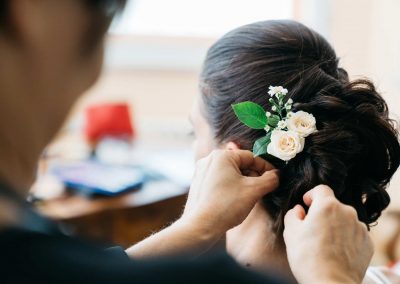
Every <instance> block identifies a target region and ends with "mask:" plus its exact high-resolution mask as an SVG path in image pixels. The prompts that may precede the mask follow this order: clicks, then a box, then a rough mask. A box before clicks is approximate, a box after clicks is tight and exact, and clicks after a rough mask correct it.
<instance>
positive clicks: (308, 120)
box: [287, 111, 317, 137]
mask: <svg viewBox="0 0 400 284" xmlns="http://www.w3.org/2000/svg"><path fill="white" fill-rule="evenodd" d="M287 128H288V129H289V130H290V131H294V132H297V133H298V134H299V135H300V136H301V137H307V136H308V135H310V134H312V133H314V132H316V131H317V126H316V121H315V117H314V116H313V115H312V114H310V113H308V112H305V111H298V112H293V113H292V114H291V116H290V117H289V119H288V120H287Z"/></svg>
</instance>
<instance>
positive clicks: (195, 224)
mask: <svg viewBox="0 0 400 284" xmlns="http://www.w3.org/2000/svg"><path fill="white" fill-rule="evenodd" d="M124 4H125V1H123V0H57V1H54V0H2V1H0V58H1V61H0V62H1V64H0V157H1V158H0V180H1V185H0V252H1V253H0V272H1V273H0V283H204V282H206V283H284V282H283V280H280V279H277V278H272V277H267V276H265V275H259V274H257V273H256V272H252V271H250V270H247V269H245V268H242V267H240V266H239V265H238V264H236V263H235V262H234V261H233V260H232V259H231V258H230V257H229V256H227V255H224V254H216V255H212V254H205V252H207V251H208V250H209V248H211V247H212V246H213V245H214V244H215V243H216V242H217V241H218V240H219V239H220V238H221V237H222V236H223V235H224V234H225V232H226V231H227V230H229V229H230V228H232V227H234V226H236V225H238V224H240V223H241V222H242V221H243V220H244V219H245V218H246V216H247V215H248V214H249V212H250V211H251V209H252V208H253V207H254V205H255V204H256V202H257V201H259V200H260V199H261V198H262V197H263V196H264V195H265V194H267V193H269V192H271V191H273V190H274V189H275V188H276V187H277V186H278V183H279V177H278V172H277V171H276V170H274V169H273V167H272V165H270V164H269V163H267V162H266V161H264V160H262V159H261V158H255V157H254V156H253V155H252V153H251V152H249V151H241V150H234V151H229V150H224V151H223V150H216V151H214V152H213V153H212V154H210V155H209V156H207V157H205V158H203V159H202V160H200V161H199V162H198V163H197V165H196V173H195V176H194V178H193V183H192V186H191V188H190V196H191V198H190V199H189V200H188V204H187V206H186V208H185V212H184V214H183V215H182V217H181V218H179V220H177V221H176V222H175V223H173V224H172V225H170V226H169V227H167V228H166V229H164V230H162V231H160V232H158V233H157V234H154V235H153V236H151V237H149V238H147V239H145V240H143V241H142V242H140V243H138V244H136V245H133V246H132V247H131V248H129V249H128V250H127V251H126V252H124V251H123V250H122V249H120V248H112V249H105V248H103V247H98V246H96V245H93V244H89V243H87V242H83V241H81V240H79V239H76V238H74V237H73V236H68V235H66V234H64V233H63V232H62V230H60V228H59V227H58V225H57V224H55V223H53V222H51V221H50V220H47V219H46V218H44V217H42V216H40V215H39V214H37V213H36V212H35V211H34V209H32V208H31V206H30V205H29V204H28V203H26V202H25V197H26V195H27V193H28V190H29V188H30V186H31V184H32V182H33V180H34V177H35V174H34V173H35V170H36V166H37V160H38V158H39V156H40V154H41V153H42V151H43V149H44V147H45V146H46V145H47V144H48V143H49V141H51V139H52V138H53V137H54V135H55V134H56V133H57V131H58V129H59V128H60V126H61V125H62V123H63V122H64V119H65V118H66V116H67V114H68V112H69V110H70V109H71V107H72V106H73V104H74V102H75V101H76V100H77V99H78V98H79V96H80V95H81V94H82V93H83V92H84V91H86V90H87V89H88V88H89V87H90V86H91V85H93V84H94V82H95V81H96V80H97V78H98V75H99V73H100V70H101V65H102V58H103V47H104V42H103V38H104V34H105V32H106V30H107V29H108V26H109V23H110V22H111V20H112V18H113V17H114V15H115V14H116V13H118V12H119V11H121V9H123V7H124ZM249 172H251V173H252V174H251V175H250V176H246V175H244V174H243V173H249ZM305 203H306V204H307V205H308V206H310V209H309V210H308V213H307V215H305V212H304V209H302V208H300V207H295V208H293V209H292V210H289V212H288V213H287V215H286V219H285V224H286V227H285V232H284V235H285V242H286V245H287V249H288V259H289V263H290V265H291V268H292V271H293V273H294V276H295V277H296V279H297V280H298V281H299V282H300V283H322V282H324V283H325V282H330V283H359V282H360V281H361V279H362V277H363V274H364V273H365V269H366V267H367V265H368V263H369V260H370V258H371V255H372V245H371V241H370V239H369V237H368V234H367V230H366V228H365V226H363V224H361V223H360V222H359V221H358V220H357V218H356V214H354V212H353V211H351V210H350V209H349V208H348V207H346V206H345V205H343V204H341V203H339V202H338V201H337V200H336V199H335V197H334V195H333V193H332V190H330V189H329V188H327V187H323V186H322V187H317V188H315V189H313V190H311V191H310V192H309V193H308V195H307V196H306V197H305ZM339 217H340V218H339ZM316 224H317V225H316ZM343 226H344V227H345V228H348V229H347V230H337V228H340V227H341V228H343ZM310 236H312V238H310ZM356 238H357V239H358V240H357V242H354V243H352V241H351V240H355V239H356ZM312 251H318V253H315V254H310V252H312ZM179 255H181V256H179ZM300 268H301V269H300Z"/></svg>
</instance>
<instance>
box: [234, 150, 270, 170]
mask: <svg viewBox="0 0 400 284" xmlns="http://www.w3.org/2000/svg"><path fill="white" fill-rule="evenodd" d="M227 153H229V154H230V155H231V157H232V159H233V160H234V162H235V163H236V165H237V166H238V168H239V169H240V170H241V171H244V170H247V171H255V172H257V173H258V174H259V175H262V174H263V173H265V172H266V171H270V170H272V169H274V166H273V165H271V164H270V163H268V162H267V161H265V160H264V159H262V158H260V157H254V155H253V153H252V152H250V151H245V150H230V151H227Z"/></svg>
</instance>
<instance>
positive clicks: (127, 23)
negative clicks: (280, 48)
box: [112, 0, 294, 38]
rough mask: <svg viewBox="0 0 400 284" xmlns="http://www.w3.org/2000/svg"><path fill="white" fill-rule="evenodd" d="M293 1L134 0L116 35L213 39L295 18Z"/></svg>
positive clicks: (114, 28) (115, 29)
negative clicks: (260, 23) (269, 21)
mask: <svg viewBox="0 0 400 284" xmlns="http://www.w3.org/2000/svg"><path fill="white" fill-rule="evenodd" d="M293 6H294V3H293V0H279V1H277V0H134V1H129V2H128V6H127V8H126V10H125V12H124V14H123V16H122V18H121V19H120V20H119V21H117V23H116V25H115V26H114V27H113V29H112V33H115V34H120V35H121V34H123V35H127V34H128V35H150V36H173V37H175V36H178V37H182V36H183V37H212V38H216V37H219V36H221V35H222V34H224V33H226V32H227V31H229V30H231V29H233V28H235V27H238V26H241V25H244V24H247V23H251V22H255V21H261V20H267V19H288V18H293V14H294V13H293V9H294V8H293Z"/></svg>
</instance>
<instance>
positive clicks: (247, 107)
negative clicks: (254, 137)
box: [232, 102, 268, 129]
mask: <svg viewBox="0 0 400 284" xmlns="http://www.w3.org/2000/svg"><path fill="white" fill-rule="evenodd" d="M232 108H233V111H234V112H235V114H236V116H237V117H238V118H239V120H240V121H241V122H242V123H244V124H245V125H247V126H248V127H250V128H253V129H264V127H265V126H266V125H267V123H268V119H267V117H266V116H265V110H264V109H263V107H262V106H260V105H258V104H256V103H253V102H242V103H238V104H234V105H232Z"/></svg>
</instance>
